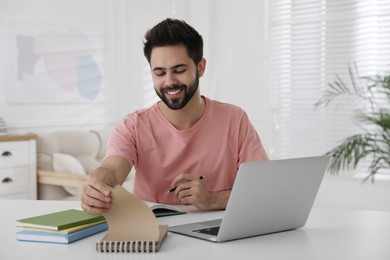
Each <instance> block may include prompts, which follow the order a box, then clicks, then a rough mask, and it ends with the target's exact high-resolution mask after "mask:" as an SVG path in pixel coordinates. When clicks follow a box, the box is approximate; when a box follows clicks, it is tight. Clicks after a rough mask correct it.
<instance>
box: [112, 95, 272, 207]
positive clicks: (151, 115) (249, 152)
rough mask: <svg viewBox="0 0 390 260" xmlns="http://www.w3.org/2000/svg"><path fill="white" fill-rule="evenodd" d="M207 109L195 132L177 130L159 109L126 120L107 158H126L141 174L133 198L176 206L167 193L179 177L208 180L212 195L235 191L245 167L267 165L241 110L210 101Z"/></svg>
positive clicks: (116, 130)
mask: <svg viewBox="0 0 390 260" xmlns="http://www.w3.org/2000/svg"><path fill="white" fill-rule="evenodd" d="M205 100H206V108H205V111H204V113H203V115H202V117H201V118H200V119H199V121H198V122H197V123H196V124H195V125H194V126H193V127H191V128H190V129H187V130H177V129H176V128H175V127H174V126H173V125H172V124H171V123H170V122H169V121H168V120H167V119H165V117H164V116H163V114H162V113H161V111H160V110H159V108H158V106H157V104H155V105H153V106H152V107H150V108H148V109H142V110H138V111H136V112H134V113H132V114H129V115H127V117H126V118H125V119H124V120H122V121H121V122H120V123H119V124H118V125H117V127H116V129H115V130H114V132H113V133H112V135H111V137H110V139H109V141H108V145H107V152H106V158H107V157H110V156H121V157H123V158H125V159H126V160H127V161H129V163H131V164H133V165H134V166H135V169H136V175H135V183H134V194H135V195H136V196H137V197H139V198H140V199H142V200H148V201H155V202H159V203H170V204H177V203H178V201H177V200H176V198H175V195H174V194H173V193H167V191H168V190H169V189H170V188H171V187H170V185H171V182H172V180H173V179H174V178H175V177H176V176H177V175H178V174H180V173H184V172H185V173H191V174H194V175H197V176H205V179H204V180H203V181H202V182H203V183H204V185H205V187H206V189H207V190H209V191H219V190H226V189H231V188H232V186H233V182H234V179H235V177H236V174H237V170H238V167H239V165H240V164H241V163H243V162H248V161H258V160H268V156H267V154H266V152H265V151H264V148H263V145H262V143H261V141H260V138H259V136H258V134H257V133H256V130H255V129H254V127H253V126H252V124H251V123H250V122H249V119H248V116H247V114H246V113H245V112H244V111H243V110H242V109H241V108H239V107H237V106H234V105H230V104H226V103H221V102H217V101H213V100H210V99H208V98H205Z"/></svg>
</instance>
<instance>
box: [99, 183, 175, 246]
mask: <svg viewBox="0 0 390 260" xmlns="http://www.w3.org/2000/svg"><path fill="white" fill-rule="evenodd" d="M104 217H105V218H106V220H107V223H108V233H107V234H106V235H105V236H104V237H103V239H102V240H100V241H98V242H97V243H96V250H97V251H98V252H102V253H103V252H128V253H131V252H157V251H158V250H159V249H160V247H161V244H162V243H163V242H164V240H165V238H166V236H167V232H168V226H167V225H159V224H158V223H157V219H156V217H155V215H154V214H153V212H152V210H151V209H150V208H149V207H148V206H147V205H146V204H145V203H144V202H143V201H142V200H139V199H138V198H137V197H135V196H134V195H132V194H131V193H129V192H128V191H126V190H125V189H124V188H123V187H121V186H116V187H115V188H114V189H113V190H112V204H111V208H110V210H109V211H108V212H107V213H106V214H104Z"/></svg>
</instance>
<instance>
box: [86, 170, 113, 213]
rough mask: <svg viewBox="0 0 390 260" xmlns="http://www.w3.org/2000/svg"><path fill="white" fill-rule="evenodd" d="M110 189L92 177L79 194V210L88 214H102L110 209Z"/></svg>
mask: <svg viewBox="0 0 390 260" xmlns="http://www.w3.org/2000/svg"><path fill="white" fill-rule="evenodd" d="M111 190H112V188H111V187H110V186H108V185H106V184H105V183H104V182H103V181H101V180H99V179H98V178H97V177H96V176H94V175H92V176H90V177H89V178H88V181H87V184H86V185H85V186H84V188H83V190H82V194H81V208H82V209H83V210H84V211H85V212H87V213H89V214H103V213H105V212H107V211H108V210H109V209H110V207H111Z"/></svg>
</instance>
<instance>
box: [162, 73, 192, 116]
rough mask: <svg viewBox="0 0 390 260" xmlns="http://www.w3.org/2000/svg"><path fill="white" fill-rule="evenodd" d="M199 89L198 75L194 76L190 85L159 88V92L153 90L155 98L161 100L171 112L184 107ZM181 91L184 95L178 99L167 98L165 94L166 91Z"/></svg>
mask: <svg viewBox="0 0 390 260" xmlns="http://www.w3.org/2000/svg"><path fill="white" fill-rule="evenodd" d="M198 87H199V76H198V73H197V74H196V77H195V79H194V81H192V82H191V84H190V85H188V86H187V85H185V84H176V85H173V86H167V87H164V88H161V89H160V91H157V89H156V88H155V89H154V90H155V91H156V94H157V96H159V98H160V99H161V101H162V102H164V104H165V105H167V107H169V108H170V109H172V110H180V109H182V108H183V107H185V106H186V105H187V104H188V102H189V101H190V100H191V99H192V97H193V96H194V94H195V92H196V91H197V90H198ZM175 90H179V91H183V92H184V94H183V95H182V96H181V97H179V98H172V99H170V98H168V97H167V94H166V92H167V91H175Z"/></svg>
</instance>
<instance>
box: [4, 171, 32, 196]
mask: <svg viewBox="0 0 390 260" xmlns="http://www.w3.org/2000/svg"><path fill="white" fill-rule="evenodd" d="M29 185H30V169H29V167H14V168H9V169H0V195H2V194H11V193H21V192H28V191H29Z"/></svg>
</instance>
